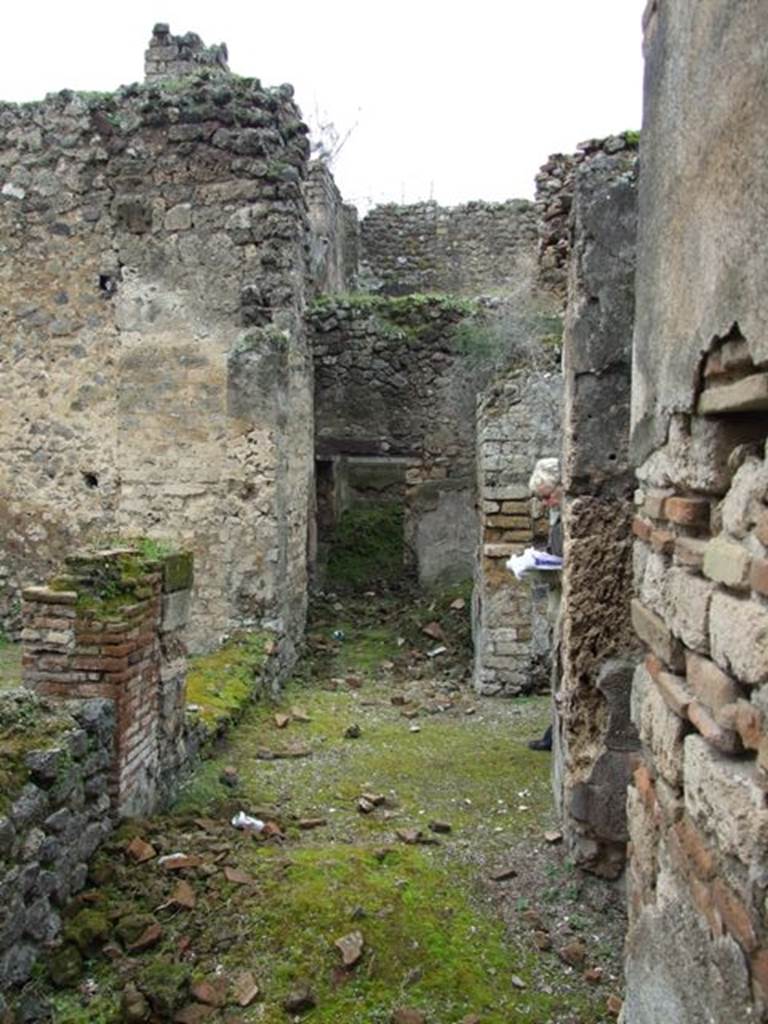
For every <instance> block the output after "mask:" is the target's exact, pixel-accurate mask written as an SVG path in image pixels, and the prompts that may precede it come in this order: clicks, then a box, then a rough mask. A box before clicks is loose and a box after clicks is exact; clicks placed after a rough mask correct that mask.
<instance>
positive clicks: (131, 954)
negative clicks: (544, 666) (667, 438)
mask: <svg viewBox="0 0 768 1024" xmlns="http://www.w3.org/2000/svg"><path fill="white" fill-rule="evenodd" d="M467 617H468V610H467V602H466V599H465V598H463V597H462V596H461V594H460V593H459V592H458V591H455V592H453V593H452V594H449V595H441V596H440V597H435V598H434V599H432V600H422V601H421V603H420V604H417V605H413V604H412V605H410V606H408V607H407V608H404V607H403V606H402V605H398V604H397V603H396V602H395V600H394V599H393V598H383V597H377V596H376V595H374V594H372V593H368V594H367V595H365V596H357V597H352V598H344V599H343V600H335V599H334V598H330V599H329V600H327V601H326V602H325V603H324V604H323V605H322V607H321V608H319V609H316V612H315V616H314V619H313V622H312V624H311V630H310V633H309V636H308V650H307V655H306V657H305V659H304V661H303V662H302V664H301V665H300V666H299V668H298V670H297V672H296V675H295V677H294V678H293V679H292V680H291V681H290V682H289V683H288V685H287V686H286V688H285V690H284V693H283V695H282V696H281V698H280V700H279V702H278V703H276V704H269V703H261V704H257V705H254V706H253V707H252V708H251V709H250V710H249V711H248V712H247V713H246V715H245V716H244V718H243V719H242V721H241V722H240V724H239V725H238V726H237V728H235V729H234V730H232V731H231V733H230V734H229V738H228V742H227V745H226V746H224V747H222V748H221V749H220V750H219V751H218V752H217V753H216V754H215V756H213V757H212V758H211V759H210V760H208V761H207V762H205V763H204V764H203V765H202V766H201V767H200V768H199V770H198V771H197V772H196V773H195V775H194V777H192V778H191V779H190V780H189V782H188V784H187V785H186V786H185V787H184V788H183V790H182V792H181V793H180V794H179V797H178V801H177V803H176V806H175V807H174V808H173V809H172V813H171V814H169V815H168V816H165V817H162V818H155V819H153V820H151V821H147V822H133V823H130V824H129V825H127V826H125V827H124V828H123V829H122V831H121V832H120V833H118V834H117V835H116V836H115V838H114V840H113V841H112V842H111V843H110V844H109V846H108V847H107V848H106V849H104V850H103V852H102V853H101V854H100V855H99V857H98V858H97V860H96V862H95V863H94V865H93V867H92V870H91V877H90V879H89V886H90V888H89V889H88V890H86V892H84V893H83V894H82V895H81V897H80V898H79V899H78V901H77V902H76V903H75V905H74V906H73V907H72V908H71V909H70V911H69V918H68V925H67V927H68V935H69V937H70V943H71V945H72V948H73V949H74V946H75V945H77V942H78V941H79V942H80V946H81V949H79V950H78V954H79V955H82V956H84V957H85V964H84V969H83V973H82V974H81V975H80V977H79V980H75V978H74V977H73V978H72V980H71V981H70V985H71V987H61V988H59V989H55V988H53V987H51V986H50V982H49V981H47V980H46V979H45V978H41V979H40V980H39V981H38V982H37V983H36V984H37V986H38V988H39V990H40V993H41V994H42V996H43V998H45V999H47V1000H48V1001H49V1002H50V1004H51V1005H52V1007H53V1014H54V1020H55V1021H56V1022H57V1024H75V1022H77V1024H79V1022H88V1021H90V1022H94V1024H97V1022H99V1024H100V1022H104V1024H107V1022H113V1021H123V1020H124V1021H135V1022H141V1021H170V1020H177V1021H179V1022H181V1024H183V1022H185V1021H187V1022H189V1021H197V1020H203V1019H205V1020H212V1021H230V1022H235V1021H241V1022H251V1021H260V1022H264V1024H278V1022H280V1024H282V1022H285V1021H288V1020H290V1019H292V1017H294V1016H295V1014H296V1012H297V1011H292V1012H291V1013H289V1012H288V1011H287V1010H286V1008H285V1006H284V1002H285V1000H286V999H287V998H288V997H289V995H290V994H291V993H292V992H294V991H296V990H300V989H303V988H308V989H310V990H311V992H312V995H313V998H314V1001H315V1005H314V1007H313V1008H311V1009H309V1010H307V1011H306V1012H305V1013H303V1014H302V1017H303V1019H305V1020H307V1021H310V1022H315V1024H332V1022H333V1024H342V1022H343V1024H378V1022H380V1024H386V1022H389V1021H390V1019H391V1018H392V1014H393V1012H394V1011H395V1010H396V1009H398V1008H411V1009H413V1010H419V1011H422V1012H423V1014H424V1019H425V1020H426V1021H427V1022H428V1024H459V1022H465V1021H466V1022H469V1021H474V1022H481V1021H482V1022H484V1024H509V1022H521V1024H525V1022H540V1024H545V1022H553V1024H557V1022H560V1024H576V1022H579V1024H597V1022H600V1021H607V1020H609V1019H611V1018H610V1017H609V1016H608V1014H607V1012H606V1010H605V1006H606V997H607V995H608V992H609V991H610V989H609V987H608V986H609V985H611V982H610V980H609V979H610V975H611V972H612V970H613V969H614V966H615V964H614V961H612V960H611V957H612V956H613V957H614V958H615V956H617V955H618V953H619V950H618V949H615V950H611V949H610V948H606V944H605V941H604V939H603V938H601V937H600V935H599V934H598V932H599V929H600V925H599V922H598V920H597V917H596V916H595V915H594V914H593V915H592V916H589V915H590V913H591V911H590V910H589V908H585V907H583V906H582V904H581V903H580V892H581V890H580V885H581V883H580V881H579V879H578V878H577V877H576V876H575V875H574V873H573V871H572V870H571V869H570V868H569V866H568V864H567V863H566V862H564V861H563V859H562V856H561V855H560V854H559V853H558V851H557V848H556V847H555V846H550V845H548V844H547V843H546V842H545V841H544V838H543V835H544V833H545V832H546V831H547V830H548V829H551V828H552V827H553V824H554V821H553V816H552V810H551V805H550V795H549V758H548V756H547V755H542V754H537V753H532V752H531V751H529V750H528V748H527V746H526V740H528V739H529V738H530V737H531V736H533V735H536V734H537V733H538V732H539V731H540V730H542V729H543V727H544V726H545V725H546V722H547V719H548V713H549V712H548V702H547V699H546V698H542V697H539V698H530V699H525V700H518V701H502V700H488V699H484V700H479V699H476V698H475V696H474V695H473V694H472V693H471V691H469V690H468V689H467V686H466V654H467V635H468V625H467ZM435 625H437V626H438V627H439V632H440V633H441V634H442V637H441V638H440V640H439V643H438V642H436V639H435V637H434V636H433V635H430V634H434V633H435V631H436V630H435ZM424 627H427V629H428V633H424V632H423V630H424ZM436 646H444V647H445V648H447V650H446V651H445V653H443V654H438V655H434V650H435V648H436ZM430 653H431V654H432V655H433V656H431V657H430ZM278 716H281V717H278ZM350 727H352V728H350ZM354 727H357V728H354ZM357 730H359V735H358V736H356V737H354V734H355V733H356V732H357ZM350 733H351V734H352V735H350ZM353 737H354V738H353ZM222 780H225V781H222ZM364 793H367V794H370V795H371V796H373V797H376V800H375V801H372V802H373V803H375V804H377V806H375V807H374V808H373V809H370V808H369V807H368V806H367V805H364V808H363V809H364V810H366V811H367V812H368V813H363V812H362V810H361V809H360V807H359V801H360V798H361V796H362V794H364ZM380 798H383V800H382V802H381V803H379V799H380ZM240 810H243V811H245V812H247V813H248V814H251V815H255V816H257V817H259V818H260V819H261V820H263V821H268V822H270V823H272V824H270V825H269V827H268V829H267V830H266V831H267V832H271V833H272V834H271V835H269V836H266V835H265V833H264V832H262V833H260V834H258V835H256V836H255V837H254V835H252V834H249V833H245V832H241V831H237V830H235V829H234V828H233V827H232V826H231V824H230V819H231V817H232V815H233V814H235V813H236V812H238V811H240ZM311 819H314V821H311V824H313V825H314V827H312V828H308V827H307V825H308V823H310V820H311ZM432 822H442V823H444V824H445V825H447V826H450V831H449V832H445V831H441V832H435V831H432V830H431V829H430V823H432ZM398 830H401V831H402V835H401V836H398ZM409 830H411V831H410V832H409ZM137 836H138V837H140V839H141V840H142V842H143V843H147V844H149V845H150V846H151V850H148V849H146V848H143V847H141V846H139V847H138V848H137V846H136V844H135V843H134V846H133V847H132V848H131V849H132V850H133V854H134V856H132V855H131V852H130V851H129V849H128V847H129V843H130V842H131V841H132V840H134V839H135V837H137ZM403 837H404V838H405V839H414V838H418V839H420V840H427V842H421V841H419V842H416V843H413V844H412V843H409V842H405V841H403ZM137 849H142V850H143V851H144V852H143V855H146V857H147V859H146V860H142V862H141V863H136V862H135V859H134V858H135V856H136V854H137ZM174 853H183V854H185V855H187V856H188V857H189V858H190V860H188V861H185V862H182V865H181V866H180V867H177V868H175V869H171V868H169V867H168V866H167V862H166V864H164V863H163V862H162V861H161V858H162V856H163V855H166V854H174ZM172 863H173V862H171V864H172ZM501 869H510V872H511V874H512V875H513V876H514V874H515V872H517V877H511V878H509V879H508V880H505V881H493V880H492V876H493V875H494V874H497V873H499V872H500V871H501ZM182 883H183V884H182ZM537 887H538V888H537ZM84 911H85V913H86V915H88V916H87V919H86V918H85V917H83V918H81V917H80V915H82V914H83V912H84ZM94 911H96V918H94ZM532 913H533V914H538V915H540V917H536V918H535V919H534V918H533V917H531V914H532ZM94 920H96V923H97V925H98V927H95V926H94V923H93V922H94ZM80 925H82V926H83V928H84V929H85V932H86V933H87V935H86V938H85V939H83V938H82V935H81V932H82V928H80ZM534 927H535V928H543V929H545V930H548V931H549V933H550V934H551V936H552V942H553V946H554V949H553V950H552V951H545V952H541V951H540V950H539V949H538V948H537V947H536V945H535V943H534V942H533V940H532V929H533V928H534ZM79 929H80V930H79ZM147 929H149V930H147ZM94 930H95V932H96V934H97V941H96V942H94V941H93V940H92V938H91V936H92V935H93V933H94ZM352 932H360V933H361V935H362V939H363V943H364V944H363V950H362V956H361V958H360V960H359V962H358V963H357V964H356V965H355V966H352V967H349V968H348V969H344V968H343V966H342V961H341V954H340V952H339V950H338V949H337V948H336V947H335V946H334V943H335V941H336V940H338V939H339V938H341V937H342V936H346V935H348V934H350V933H352ZM593 932H594V934H593ZM142 936H143V937H142ZM579 937H582V938H586V940H587V943H586V945H587V953H586V956H585V960H584V962H583V964H581V965H580V966H579V967H578V968H573V967H570V966H566V965H565V964H564V963H563V962H562V960H561V958H560V957H559V956H558V953H557V950H558V949H559V948H560V947H562V946H564V945H566V944H567V943H568V942H569V941H573V940H575V939H578V938H579ZM86 940H87V941H86ZM137 942H138V944H136V943H137ZM143 945H145V946H146V948H141V947H142V946H143ZM75 959H77V957H76V958H75ZM612 964H613V965H614V966H611V965H612ZM601 966H602V967H604V968H605V976H604V980H603V982H602V983H601V984H590V982H588V981H586V980H585V979H584V978H583V977H582V975H583V972H584V971H585V970H587V969H588V968H592V967H601ZM244 972H250V977H249V975H248V974H245V975H244ZM65 973H66V972H65ZM598 973H599V972H598ZM84 978H85V979H87V981H83V979H84ZM60 980H61V979H60ZM250 981H255V983H256V984H257V985H258V988H259V994H258V996H257V997H255V998H254V1000H253V1001H252V1002H250V1003H249V1004H248V1005H238V999H237V997H236V990H237V987H238V985H240V986H243V985H244V986H245V987H248V984H250ZM251 994H252V993H251ZM244 1001H247V1000H244ZM214 1004H215V1005H214ZM473 1015H474V1016H473Z"/></svg>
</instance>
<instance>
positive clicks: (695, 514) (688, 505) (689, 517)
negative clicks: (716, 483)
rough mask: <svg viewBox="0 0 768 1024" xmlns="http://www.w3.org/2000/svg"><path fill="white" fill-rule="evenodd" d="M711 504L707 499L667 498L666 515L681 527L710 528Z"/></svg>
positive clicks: (665, 503) (665, 504)
mask: <svg viewBox="0 0 768 1024" xmlns="http://www.w3.org/2000/svg"><path fill="white" fill-rule="evenodd" d="M709 513H710V503H709V501H707V499H706V498H677V497H676V498H667V500H666V501H665V502H664V514H665V516H666V517H667V519H669V520H670V522H673V523H678V524H679V525H680V526H708V525H709Z"/></svg>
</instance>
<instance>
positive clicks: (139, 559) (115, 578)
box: [50, 537, 191, 619]
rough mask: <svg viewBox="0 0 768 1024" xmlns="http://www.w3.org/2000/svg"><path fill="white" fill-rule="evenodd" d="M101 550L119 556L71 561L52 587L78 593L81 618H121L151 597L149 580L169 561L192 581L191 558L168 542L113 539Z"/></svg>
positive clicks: (87, 556) (97, 555) (94, 555)
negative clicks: (129, 607)
mask: <svg viewBox="0 0 768 1024" xmlns="http://www.w3.org/2000/svg"><path fill="white" fill-rule="evenodd" d="M100 547H104V548H109V549H114V550H115V553H114V554H112V555H111V556H109V557H105V556H104V555H103V554H102V553H100V552H99V551H94V552H93V553H92V554H91V553H86V554H83V555H82V556H74V557H72V558H70V559H69V560H68V567H67V570H66V571H65V572H63V573H61V574H60V575H59V576H57V577H56V578H54V579H53V580H52V581H51V584H50V585H51V587H52V588H53V589H54V590H76V591H77V594H78V597H77V605H76V607H77V610H78V612H79V613H80V614H90V615H92V616H94V617H95V618H98V619H108V618H111V617H115V616H118V615H119V613H120V611H121V609H122V608H124V607H125V606H126V605H130V604H134V603H136V602H137V601H142V600H145V599H146V598H148V597H151V596H152V590H151V588H150V587H149V586H148V585H147V582H146V576H147V574H148V573H151V572H157V571H159V570H160V569H161V568H162V567H163V563H164V562H165V561H166V560H173V559H175V561H176V563H178V564H176V565H175V570H177V571H180V567H181V568H183V569H184V571H185V572H186V574H187V575H188V576H189V577H190V579H191V564H190V558H191V556H189V555H187V554H185V553H182V552H175V549H174V547H173V545H171V544H170V543H169V542H167V541H164V540H159V539H157V538H153V537H129V538H126V537H122V538H109V539H108V540H105V541H102V542H101V544H100ZM181 563H183V566H181Z"/></svg>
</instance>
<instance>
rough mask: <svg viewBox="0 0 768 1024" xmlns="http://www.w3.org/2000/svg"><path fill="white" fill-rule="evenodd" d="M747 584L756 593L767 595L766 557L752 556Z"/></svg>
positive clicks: (767, 563) (767, 572)
mask: <svg viewBox="0 0 768 1024" xmlns="http://www.w3.org/2000/svg"><path fill="white" fill-rule="evenodd" d="M749 585H750V587H752V589H753V590H755V591H756V592H757V593H758V594H762V595H763V597H768V559H766V558H753V559H752V568H751V569H750V573H749Z"/></svg>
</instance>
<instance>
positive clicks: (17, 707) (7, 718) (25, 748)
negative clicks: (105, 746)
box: [0, 689, 74, 814]
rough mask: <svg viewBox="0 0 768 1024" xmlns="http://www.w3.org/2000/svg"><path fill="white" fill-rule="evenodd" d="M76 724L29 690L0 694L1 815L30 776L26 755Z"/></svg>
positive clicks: (54, 740)
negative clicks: (53, 709)
mask: <svg viewBox="0 0 768 1024" xmlns="http://www.w3.org/2000/svg"><path fill="white" fill-rule="evenodd" d="M73 727H74V723H73V721H72V719H71V718H69V716H68V715H66V714H64V713H63V712H62V713H55V712H52V711H51V710H49V709H47V708H46V707H45V706H44V705H43V703H42V702H41V701H40V700H39V698H37V697H36V696H35V695H34V694H33V693H31V692H29V691H28V690H21V689H18V690H9V691H7V692H5V693H0V814H2V813H3V811H4V810H5V809H6V808H7V807H8V805H9V804H10V803H11V802H12V801H13V799H14V798H15V796H16V795H17V794H18V793H19V791H20V790H21V788H22V787H23V786H24V784H25V783H26V782H27V781H28V779H29V770H28V768H27V766H26V763H25V758H26V755H27V754H29V753H30V752H31V751H33V750H39V749H44V748H47V747H50V746H53V745H55V743H56V741H57V740H58V739H59V738H60V737H61V736H62V735H63V734H64V733H65V732H67V730H69V729H72V728H73ZM66 764H68V758H67V757H64V756H63V755H62V767H65V766H66Z"/></svg>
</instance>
